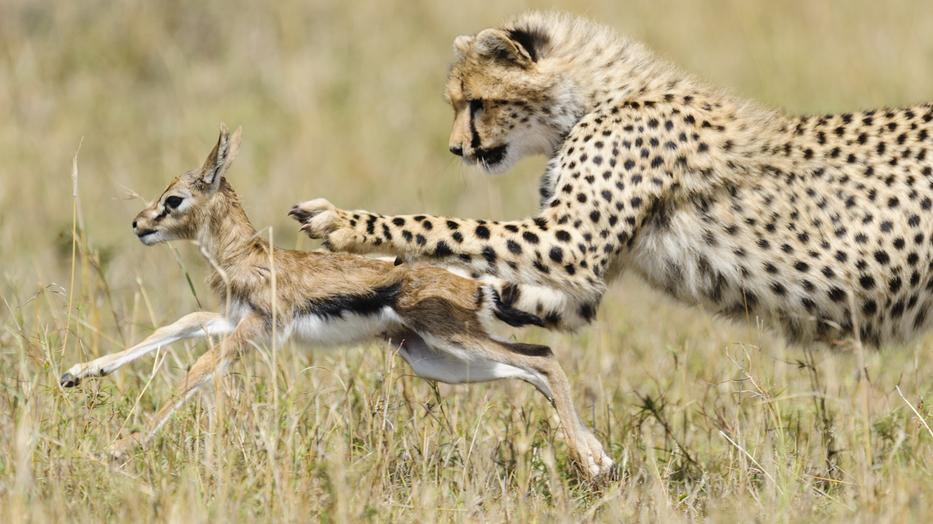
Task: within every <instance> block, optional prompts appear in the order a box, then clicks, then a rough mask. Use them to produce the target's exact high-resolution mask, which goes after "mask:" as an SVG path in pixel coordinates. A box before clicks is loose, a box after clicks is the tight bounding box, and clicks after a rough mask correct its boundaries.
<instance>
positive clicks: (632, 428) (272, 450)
mask: <svg viewBox="0 0 933 524" xmlns="http://www.w3.org/2000/svg"><path fill="white" fill-rule="evenodd" d="M236 4H237V5H234V3H232V2H221V1H204V2H181V1H170V2H161V3H156V2H142V1H139V2H105V1H97V0H91V1H82V2H58V3H57V5H49V4H46V3H40V2H32V1H24V0H4V1H3V2H2V3H0V115H3V116H2V118H0V177H2V178H0V253H2V258H0V260H2V280H0V293H2V298H3V303H2V304H0V306H2V307H0V324H2V331H0V520H2V521H5V522H14V521H23V520H33V521H60V520H63V519H68V520H77V521H94V520H104V519H108V520H109V519H114V520H122V521H153V520H172V521H206V520H215V521H219V520H232V519H234V518H259V519H260V520H276V521H305V520H327V521H338V522H339V521H347V520H373V521H394V520H399V521H477V520H493V521H499V520H510V521H517V522H524V521H529V520H532V521H534V520H538V521H552V520H556V521H576V520H589V519H593V520H600V521H602V520H608V521H618V520H623V519H624V520H640V521H658V520H660V521H676V520H694V519H710V520H715V521H732V520H742V521H748V520H757V521H772V520H777V521H791V522H796V521H811V520H814V519H819V520H823V519H825V520H839V521H851V520H861V521H865V522H875V521H901V520H913V521H924V520H929V519H930V518H933V516H931V513H933V511H931V506H933V474H931V468H933V437H931V434H930V433H928V432H927V429H926V428H925V427H924V426H923V424H922V421H921V418H926V419H927V420H928V421H930V420H933V409H931V408H930V407H929V406H930V401H931V395H933V387H931V384H933V382H931V379H933V364H931V360H933V359H931V357H933V350H931V349H930V348H929V346H930V342H931V340H933V339H931V338H930V337H927V338H924V339H921V340H918V341H916V342H915V343H913V344H910V345H908V346H906V347H903V348H885V349H884V350H883V351H881V352H877V353H875V352H870V353H867V354H864V355H860V353H859V351H857V350H848V351H846V350H839V351H835V352H833V351H812V352H811V351H808V350H806V349H800V348H788V347H785V345H784V344H783V343H782V342H781V341H780V340H779V339H777V338H775V337H773V336H771V335H769V334H768V332H767V331H765V330H763V329H761V328H759V327H756V326H755V325H749V326H744V327H743V326H735V325H726V324H724V323H723V322H722V321H719V320H717V319H714V318H711V317H710V316H708V315H705V314H703V313H700V312H698V311H695V310H690V309H687V308H683V307H680V306H677V305H676V304H673V303H671V302H670V301H668V300H666V299H664V298H662V297H660V296H659V295H658V294H657V293H655V292H653V291H651V290H649V289H647V288H646V287H645V286H644V285H642V284H641V283H639V282H638V281H636V280H635V279H626V280H625V281H623V282H621V283H619V284H617V285H616V286H615V287H614V288H613V290H612V292H611V293H610V294H609V295H608V296H607V298H606V300H605V301H604V304H603V307H602V309H601V311H600V314H599V319H598V321H597V322H596V323H595V324H594V325H592V326H591V327H589V328H587V329H585V330H583V331H581V332H580V333H578V334H574V335H560V334H553V333H545V332H535V333H528V332H526V333H522V334H521V337H522V339H524V340H531V341H538V342H545V343H549V344H551V345H552V346H554V347H555V348H556V350H557V351H558V354H559V355H560V357H561V359H562V361H563V362H564V364H565V366H566V368H567V370H568V373H569V374H570V377H571V380H572V381H573V385H574V394H575V397H576V401H577V403H578V405H579V406H580V407H581V408H582V409H583V411H584V413H585V418H586V419H587V421H588V422H589V423H590V424H592V425H593V426H595V428H596V431H597V433H598V435H599V436H600V438H601V439H602V441H603V442H604V443H606V445H607V446H608V449H609V451H610V453H611V454H612V455H613V457H615V458H616V460H617V461H618V462H619V463H620V464H621V467H620V470H621V478H620V479H618V480H615V481H612V482H609V483H607V484H604V485H599V486H596V485H591V484H587V483H582V482H580V481H579V480H578V478H577V477H576V476H575V475H574V473H573V470H572V469H571V467H570V465H569V464H568V459H567V452H566V447H565V446H564V444H563V442H562V439H561V438H560V432H559V428H558V427H557V425H556V419H555V417H554V415H553V412H552V410H551V409H550V407H549V406H548V405H547V404H546V403H545V402H544V401H543V400H542V398H541V397H540V396H539V395H538V394H537V393H536V392H534V391H533V390H532V388H531V387H530V386H528V385H526V384H522V383H498V384H493V385H479V386H471V387H447V386H435V385H434V384H431V383H428V382H425V381H423V380H420V379H417V378H413V377H411V376H410V375H409V371H408V370H407V368H406V366H405V364H404V363H403V362H402V361H401V360H400V359H398V358H395V357H393V356H392V354H391V351H390V349H391V348H387V347H386V346H385V345H384V344H380V343H375V342H374V343H372V344H370V345H368V346H367V347H360V348H351V349H349V350H345V351H337V352H328V353H319V354H313V355H312V354H309V353H308V352H305V351H302V350H301V348H300V347H295V348H285V349H286V350H284V351H280V352H278V353H277V354H275V356H273V355H272V352H271V351H270V350H269V348H264V349H263V350H261V351H256V352H255V354H252V355H250V356H248V357H247V358H246V359H245V360H244V361H243V362H241V363H240V364H239V365H238V366H237V368H236V370H235V373H234V375H233V376H231V377H229V378H227V379H226V380H224V381H223V382H222V383H221V385H220V386H218V387H216V388H209V390H208V391H207V392H206V393H204V394H203V395H201V396H200V397H198V399H197V400H196V401H194V402H192V403H190V404H189V406H188V407H186V408H185V409H183V410H181V411H180V412H179V413H178V415H176V417H175V418H174V420H173V421H172V422H171V423H170V424H169V425H168V426H167V427H166V428H165V429H164V430H163V432H162V433H161V436H159V437H158V438H157V439H156V440H155V441H154V442H152V444H151V445H150V446H149V447H147V448H146V449H145V450H141V451H139V452H137V453H135V454H134V455H132V457H131V459H130V460H129V461H128V462H127V463H126V464H122V465H121V464H112V463H110V462H109V461H108V460H105V459H102V458H100V455H99V452H100V451H101V450H103V449H104V448H106V447H107V446H108V444H109V443H110V442H111V441H112V440H113V439H115V438H116V437H117V436H118V435H120V434H124V433H126V432H127V431H130V430H133V429H139V428H140V427H141V426H142V425H143V424H144V422H145V421H146V420H147V418H146V417H147V416H148V415H149V414H151V413H152V412H153V411H154V410H155V409H156V408H157V407H158V406H159V405H160V404H161V403H162V402H163V401H165V400H166V399H168V398H169V397H170V394H171V385H172V383H173V382H174V381H175V380H177V379H179V378H180V377H181V376H182V374H183V373H184V372H185V368H186V365H187V364H189V363H191V362H193V361H194V359H195V357H196V355H197V354H198V353H199V352H200V351H202V350H203V349H204V346H203V345H198V344H190V345H185V344H178V345H177V348H176V349H175V351H173V352H168V351H163V352H161V353H160V354H158V356H157V357H156V358H147V359H144V360H142V361H139V362H137V363H135V364H134V365H132V366H130V367H128V368H125V369H123V370H121V371H120V372H118V373H117V374H116V375H114V376H112V377H109V378H106V379H103V380H88V381H86V382H85V383H84V384H83V385H82V386H81V387H80V388H79V389H76V390H68V391H65V390H62V389H60V388H59V386H58V383H57V378H58V376H59V375H60V373H61V371H62V370H63V369H66V368H67V367H69V366H70V365H72V364H73V363H74V362H76V361H81V360H86V359H88V358H90V357H93V356H96V355H99V354H101V353H105V352H112V351H115V350H118V349H120V348H122V347H124V346H126V345H127V344H129V343H130V342H131V341H136V340H139V339H141V338H142V337H143V336H145V334H147V332H148V331H150V330H151V329H152V328H153V327H154V326H156V325H159V324H163V323H166V322H168V321H171V320H174V319H175V318H176V317H178V316H180V315H181V314H183V313H186V312H189V311H193V310H195V309H197V308H198V307H199V303H200V304H203V305H205V306H208V307H210V306H214V307H216V306H217V304H216V301H215V300H213V298H212V297H210V296H209V293H208V290H207V288H206V286H205V285H204V284H203V276H204V274H205V267H206V264H205V263H204V261H203V260H201V258H200V256H199V255H198V254H197V252H196V250H195V249H194V248H193V247H192V246H190V245H178V246H177V247H175V248H171V247H167V246H160V247H156V248H144V247H143V246H142V245H141V244H140V243H139V242H138V241H137V240H136V239H135V238H133V235H132V233H131V231H130V227H129V224H130V221H131V218H132V216H133V215H134V214H135V213H136V211H138V209H140V208H141V207H142V201H141V200H140V199H139V198H136V197H134V196H133V195H134V193H138V194H139V195H142V196H143V197H145V198H152V197H154V196H155V195H156V194H158V192H159V191H160V190H161V189H162V187H163V186H164V185H165V184H166V183H167V181H168V180H169V178H170V177H172V176H174V175H176V174H179V173H181V172H182V171H183V170H185V169H187V168H191V167H195V166H197V165H198V163H199V162H200V160H201V159H202V158H203V156H204V154H205V153H206V152H207V150H208V148H209V147H210V145H211V144H212V139H213V138H214V136H215V132H216V130H217V125H218V123H219V122H220V121H221V120H223V121H226V122H227V123H229V124H231V125H237V124H241V125H243V126H244V129H245V143H244V148H243V151H242V154H241V156H240V158H239V160H238V161H237V163H236V164H235V165H234V167H233V169H232V172H231V174H230V177H231V179H232V182H233V184H234V186H235V187H236V188H237V189H238V190H239V191H240V193H241V194H242V195H243V198H244V200H245V204H246V207H247V209H248V211H249V212H250V214H251V216H252V218H253V221H254V223H255V224H256V225H257V226H259V227H263V228H267V229H265V230H264V234H270V229H268V228H269V227H271V231H274V238H275V240H276V241H277V243H278V244H279V245H280V246H287V247H294V246H298V247H304V248H308V247H313V246H312V244H311V243H310V242H308V241H302V239H301V238H299V236H298V235H297V232H296V228H295V226H294V224H292V223H291V222H290V221H289V220H288V219H287V218H286V216H285V212H286V210H287V209H288V207H289V206H290V205H291V204H292V203H293V202H295V201H298V200H303V199H306V198H311V197H315V196H327V197H329V198H330V199H332V201H334V202H335V203H337V205H339V206H342V207H365V208H367V209H373V210H380V211H385V212H418V211H430V212H434V213H443V214H454V215H463V216H473V217H492V218H504V217H518V216H522V215H527V214H529V213H532V212H533V211H534V209H535V189H534V188H535V177H536V175H537V174H538V173H539V172H540V170H541V169H542V166H543V160H535V161H526V162H524V163H522V164H521V165H520V166H519V168H518V169H517V170H516V172H515V173H512V174H510V175H509V176H507V177H500V178H495V179H492V178H489V177H484V176H482V175H481V174H479V173H474V172H471V171H468V170H466V169H464V168H463V167H461V166H460V165H459V164H458V162H457V161H456V160H455V159H454V158H453V157H452V156H451V155H449V153H447V152H446V136H447V128H448V125H449V119H450V114H451V111H450V110H449V109H448V108H447V107H446V106H445V104H444V103H443V102H442V99H441V89H442V85H443V80H444V75H445V71H446V64H447V62H448V60H449V58H450V42H451V41H452V38H453V37H454V36H455V35H457V34H461V33H467V32H475V31H476V30H478V29H480V28H483V27H485V26H489V25H493V24H496V23H499V22H500V21H502V20H505V19H507V18H509V17H510V16H512V15H513V14H515V13H517V12H519V11H521V10H524V9H527V8H530V7H536V8H542V7H554V6H553V5H546V4H543V3H542V4H538V5H525V4H522V3H521V2H519V1H517V0H498V1H495V2H476V3H474V2H459V3H445V4H440V3H431V2H422V1H416V2H412V1H403V0H389V1H384V2H366V3H363V2H360V3H359V5H353V4H352V3H349V2H336V1H334V2H321V1H316V0H302V1H293V0H285V1H280V2H274V3H272V2H269V3H268V5H267V6H266V5H262V3H239V2H237V3H236ZM561 7H565V8H569V9H572V10H573V11H575V12H578V13H581V14H586V15H589V16H592V17H594V18H597V19H599V20H602V21H604V22H606V23H608V24H611V25H614V26H616V27H617V28H618V29H619V30H621V31H624V32H626V33H628V34H629V35H631V36H633V37H637V38H641V39H644V40H646V41H648V42H649V43H650V45H652V46H653V47H654V48H655V49H656V50H657V51H658V52H659V53H661V54H662V55H664V56H666V57H668V58H670V59H672V60H674V61H675V62H677V63H678V64H680V65H681V66H682V67H684V68H686V69H688V70H691V71H694V72H696V73H698V74H700V75H701V76H703V77H705V78H707V79H709V80H711V81H714V82H716V83H718V84H721V85H724V86H728V87H729V88H730V89H732V90H733V91H735V92H738V93H740V94H742V95H746V96H750V97H756V98H758V99H761V100H763V101H765V102H767V103H769V104H773V105H781V106H783V107H786V108H787V109H788V110H790V111H795V112H811V113H821V112H834V111H844V110H849V109H856V108H863V107H869V106H880V105H898V104H907V103H911V102H919V101H926V100H930V99H933V67H930V64H931V63H933V10H931V9H930V8H929V5H928V4H927V3H926V2H925V1H923V0H918V1H913V2H907V1H904V2H874V1H868V0H858V1H855V0H853V1H848V0H838V1H833V2H810V1H806V0H799V1H787V2H754V3H753V2H746V1H742V0H735V1H707V2H688V1H683V2H671V1H662V2H648V1H644V2H631V1H624V2H620V1H603V2H598V1H594V2H589V1H577V2H574V3H573V5H564V6H561ZM82 140H83V142H82ZM79 144H81V146H80V153H79V155H78V162H77V168H78V171H77V173H78V177H77V189H78V198H77V199H74V198H73V196H72V157H73V155H74V154H75V152H76V150H77V149H78V147H79ZM189 275H190V284H189V279H188V277H189ZM860 360H864V370H865V373H860V372H859V369H860V368H861V367H862V366H860ZM898 386H899V387H900V390H901V391H902V392H903V394H904V395H905V398H906V400H907V401H909V402H910V403H911V404H913V405H914V406H916V407H917V409H918V411H919V416H918V414H915V413H914V412H913V411H912V410H911V408H910V407H909V406H908V404H907V402H906V401H905V399H902V398H901V396H900V395H899V394H898V390H897V389H896V388H897V387H898Z"/></svg>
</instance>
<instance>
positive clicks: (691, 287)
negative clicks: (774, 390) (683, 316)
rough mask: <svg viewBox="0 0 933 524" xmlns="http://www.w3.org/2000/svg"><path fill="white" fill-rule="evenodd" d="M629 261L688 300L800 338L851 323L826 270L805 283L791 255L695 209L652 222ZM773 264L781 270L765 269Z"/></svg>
mask: <svg viewBox="0 0 933 524" xmlns="http://www.w3.org/2000/svg"><path fill="white" fill-rule="evenodd" d="M710 232H713V234H712V235H710ZM778 243H779V242H778ZM749 244H750V245H749ZM740 248H741V249H740ZM737 251H738V252H741V253H742V254H741V256H740V255H739V254H737ZM628 263H629V265H630V267H632V268H633V269H635V271H636V272H637V273H639V274H640V275H641V276H642V277H643V278H645V280H647V281H648V282H649V283H650V284H651V285H652V286H654V287H656V288H659V289H661V290H663V291H665V292H666V293H667V294H669V295H671V296H673V297H674V298H677V299H678V300H680V301H683V302H686V303H688V304H702V305H703V306H704V307H706V308H707V309H709V310H711V311H712V312H714V313H717V314H722V315H725V316H728V317H733V318H737V319H743V320H749V319H756V318H757V319H760V320H763V321H764V322H765V323H767V324H769V325H771V326H773V327H776V328H779V329H780V330H781V331H782V332H783V333H784V335H785V336H786V337H787V338H788V339H789V340H791V341H793V342H806V341H812V340H818V339H819V340H833V339H835V338H838V336H839V327H840V325H841V324H844V323H845V322H846V320H844V318H846V314H847V313H846V312H847V309H846V308H845V303H844V302H843V303H840V302H838V301H837V302H834V301H832V300H830V299H829V298H828V297H829V295H828V294H827V293H826V282H825V281H824V280H823V279H821V278H819V276H816V277H813V278H811V279H810V281H811V282H810V283H809V285H811V286H812V288H811V289H810V290H807V289H805V287H804V286H805V284H804V279H801V278H798V277H797V275H795V274H794V271H795V270H794V268H793V267H792V266H790V265H788V262H787V261H786V260H785V259H782V258H780V257H777V256H775V255H774V254H773V253H770V252H768V251H764V250H760V249H756V247H755V242H754V239H749V238H748V237H730V236H728V235H726V234H725V233H724V232H723V231H722V224H718V223H709V222H704V221H703V220H702V218H701V217H700V215H699V214H698V213H694V212H691V211H690V210H672V211H670V212H669V213H668V214H667V215H666V216H665V217H664V219H658V220H651V221H649V222H647V223H646V224H645V227H644V228H643V229H642V231H640V232H639V234H638V236H637V237H636V241H635V243H634V244H633V246H632V251H631V252H630V255H629V260H628ZM769 265H770V266H773V271H774V272H773V273H771V272H768V271H767V270H766V269H765V268H766V267H768V266H769Z"/></svg>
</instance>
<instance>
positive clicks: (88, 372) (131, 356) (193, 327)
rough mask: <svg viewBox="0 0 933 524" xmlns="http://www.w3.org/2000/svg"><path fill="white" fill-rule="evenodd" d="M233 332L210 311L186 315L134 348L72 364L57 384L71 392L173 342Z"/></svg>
mask: <svg viewBox="0 0 933 524" xmlns="http://www.w3.org/2000/svg"><path fill="white" fill-rule="evenodd" d="M231 330H232V326H230V323H229V322H228V321H227V319H226V318H224V316H223V315H221V314H220V313H212V312H210V311H197V312H195V313H189V314H187V315H185V316H183V317H181V318H180V319H178V320H176V321H175V322H172V323H171V324H169V325H167V326H162V327H160V328H158V329H156V330H155V331H154V332H153V333H152V334H151V335H149V336H148V337H146V338H145V339H144V340H143V341H142V342H140V343H139V344H136V345H135V346H133V347H130V348H127V349H124V350H123V351H119V352H117V353H111V354H109V355H104V356H102V357H99V358H96V359H94V360H92V361H90V362H83V363H80V364H75V365H74V366H71V368H70V369H69V370H68V371H66V372H65V374H63V375H62V377H61V379H59V383H60V384H61V385H62V387H66V388H70V387H74V386H77V385H78V384H80V383H81V379H83V378H85V377H89V376H93V377H103V376H105V375H109V374H111V373H113V372H114V371H116V370H117V369H119V368H120V367H122V366H124V365H126V364H129V363H130V362H132V361H134V360H136V359H137V358H139V357H142V356H143V355H145V354H147V353H150V352H152V351H155V350H157V349H159V348H160V347H163V346H167V345H169V344H171V343H172V342H176V341H178V340H182V339H186V338H197V337H205V336H208V335H221V334H224V333H228V332H230V331H231Z"/></svg>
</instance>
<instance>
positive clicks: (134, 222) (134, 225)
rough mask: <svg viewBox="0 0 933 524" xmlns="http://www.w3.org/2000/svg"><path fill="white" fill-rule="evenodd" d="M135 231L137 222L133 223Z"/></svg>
mask: <svg viewBox="0 0 933 524" xmlns="http://www.w3.org/2000/svg"><path fill="white" fill-rule="evenodd" d="M133 229H136V221H135V220H134V221H133Z"/></svg>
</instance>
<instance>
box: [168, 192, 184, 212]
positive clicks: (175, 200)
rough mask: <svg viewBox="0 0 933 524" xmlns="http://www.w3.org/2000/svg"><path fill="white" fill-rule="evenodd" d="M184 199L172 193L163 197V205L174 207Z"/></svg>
mask: <svg viewBox="0 0 933 524" xmlns="http://www.w3.org/2000/svg"><path fill="white" fill-rule="evenodd" d="M184 200H185V199H184V198H182V197H180V196H175V195H172V196H170V197H168V198H166V199H165V207H167V208H169V209H176V208H177V207H178V206H180V205H181V203H182V202H183V201H184Z"/></svg>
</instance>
